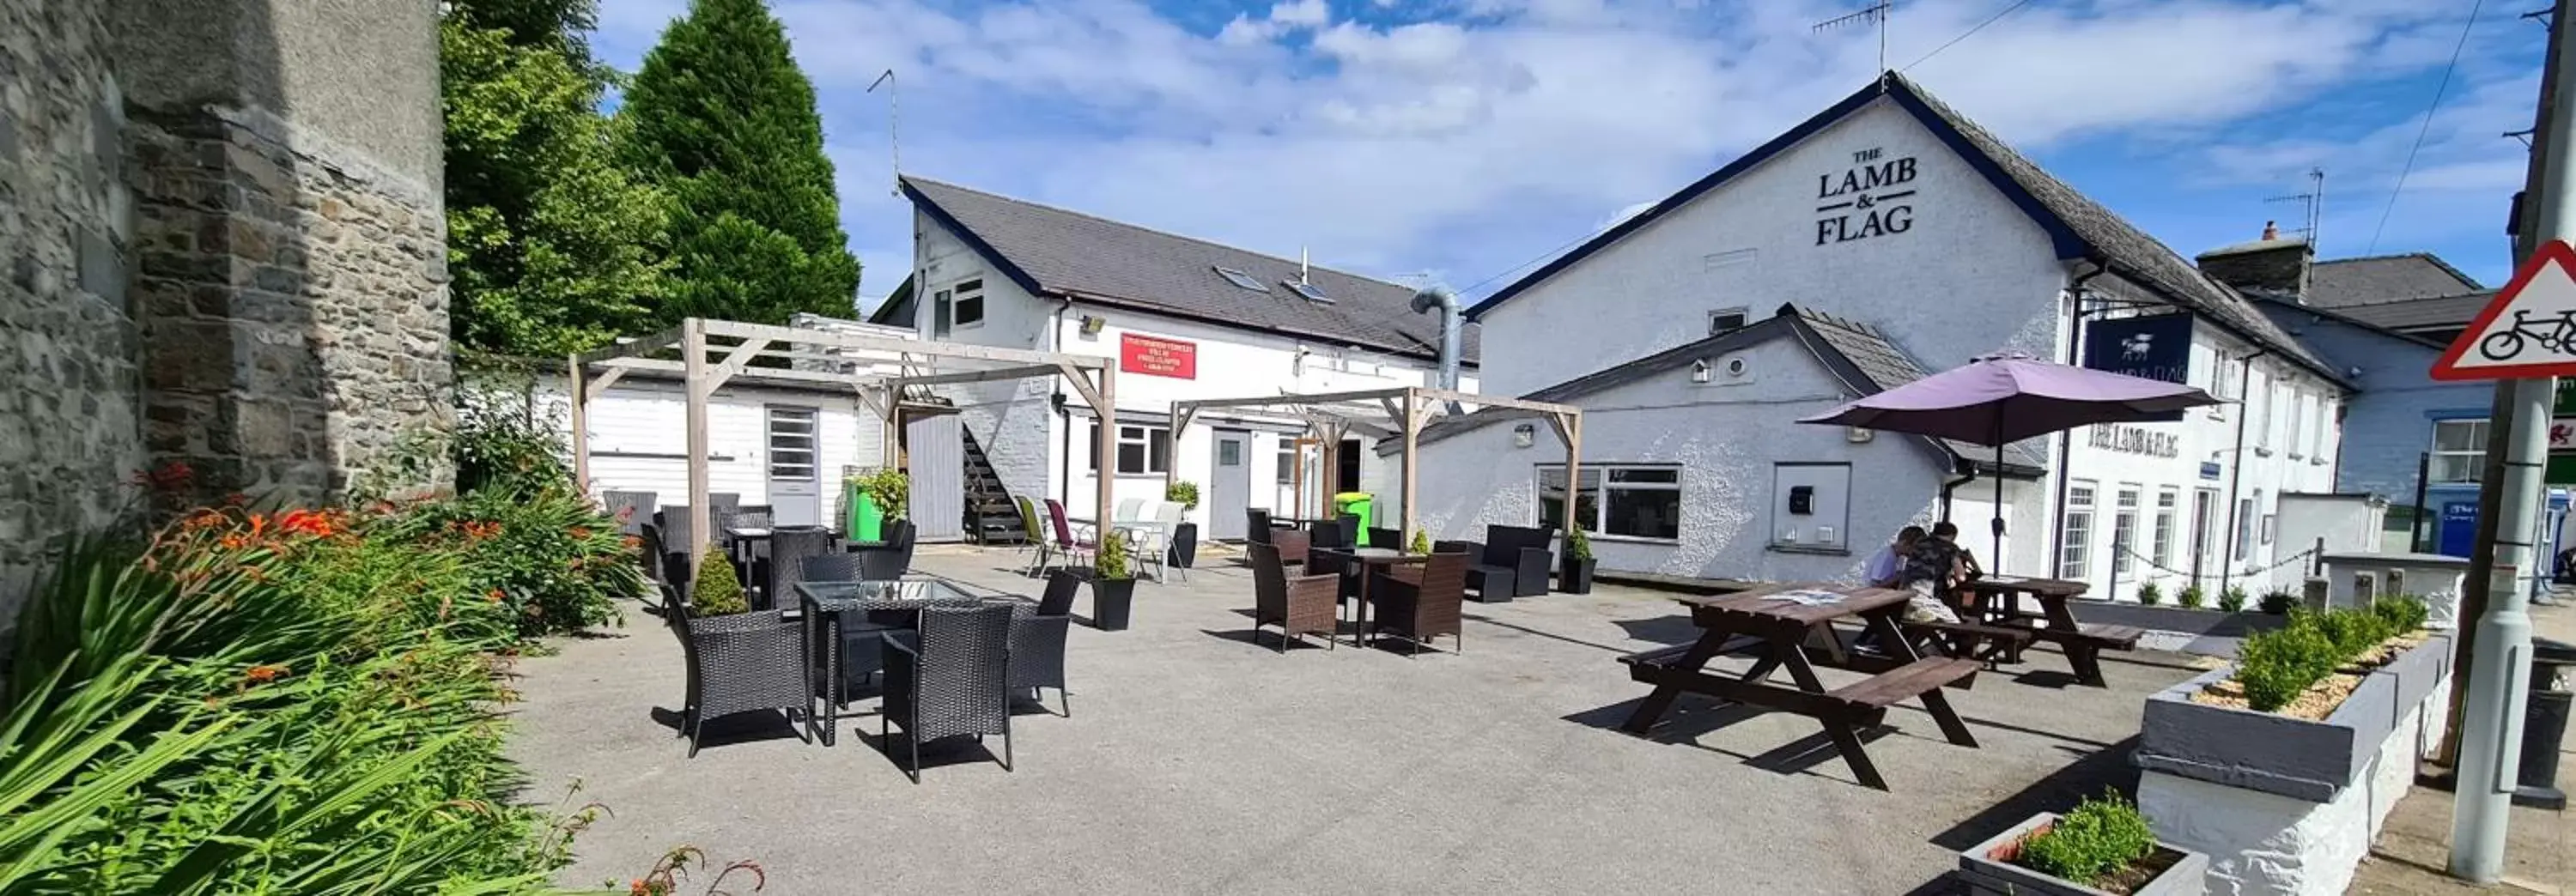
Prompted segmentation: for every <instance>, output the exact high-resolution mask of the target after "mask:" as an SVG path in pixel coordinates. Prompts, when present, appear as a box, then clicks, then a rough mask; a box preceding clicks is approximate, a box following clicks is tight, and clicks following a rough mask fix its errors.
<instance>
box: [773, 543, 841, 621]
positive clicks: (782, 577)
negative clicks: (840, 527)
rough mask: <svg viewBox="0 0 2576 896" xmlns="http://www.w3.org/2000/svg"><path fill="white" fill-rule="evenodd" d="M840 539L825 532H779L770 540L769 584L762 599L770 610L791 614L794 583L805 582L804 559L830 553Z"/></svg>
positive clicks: (794, 597) (794, 606) (794, 589)
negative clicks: (789, 611)
mask: <svg viewBox="0 0 2576 896" xmlns="http://www.w3.org/2000/svg"><path fill="white" fill-rule="evenodd" d="M839 541H840V538H839V536H836V535H833V534H832V532H831V530H828V529H780V530H777V531H776V532H773V533H770V536H769V580H768V581H766V582H763V583H762V586H761V589H760V593H761V599H762V600H763V601H765V602H766V603H767V604H768V605H769V607H770V608H771V609H778V610H792V609H795V608H796V605H797V604H798V603H799V601H798V600H797V598H796V583H798V582H802V581H805V558H807V557H821V556H826V555H829V554H831V553H832V551H833V549H834V548H835V547H837V546H838V543H839Z"/></svg>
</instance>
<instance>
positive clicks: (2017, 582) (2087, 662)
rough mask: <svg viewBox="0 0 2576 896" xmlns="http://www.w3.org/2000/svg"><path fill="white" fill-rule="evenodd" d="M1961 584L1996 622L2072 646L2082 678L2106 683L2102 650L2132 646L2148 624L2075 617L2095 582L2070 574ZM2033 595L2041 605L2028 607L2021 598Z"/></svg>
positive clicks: (2015, 655)
mask: <svg viewBox="0 0 2576 896" xmlns="http://www.w3.org/2000/svg"><path fill="white" fill-rule="evenodd" d="M1960 587H1961V588H1963V589H1965V590H1967V591H1968V592H1970V593H1971V594H1973V595H1975V596H1976V598H1977V602H1978V612H1979V614H1980V615H1981V616H1982V617H1984V621H1986V622H1987V623H1989V624H1991V625H1995V626H1999V627H2006V628H2013V629H2018V630H2021V631H2026V632H2028V633H2029V635H2030V638H2029V640H2034V641H2047V642H2049V643H2052V644H2056V645H2057V646H2058V649H2060V650H2063V651H2065V652H2066V663H2067V665H2068V666H2069V667H2070V668H2072V669H2073V670H2074V672H2075V678H2076V680H2077V681H2081V682H2083V683H2085V684H2089V685H2093V686H2095V687H2103V686H2104V683H2103V681H2102V659H2101V656H2102V651H2104V650H2129V649H2132V648H2135V647H2136V646H2138V638H2139V636H2141V635H2144V634H2145V633H2146V630H2145V629H2141V628H2138V627H2136V626H2129V625H2086V624H2083V623H2079V622H2077V621H2076V620H2075V608H2074V606H2073V603H2074V600H2075V598H2077V597H2080V596H2082V595H2083V594H2084V592H2085V591H2087V590H2089V589H2090V588H2091V586H2089V585H2086V584H2085V583H2083V582H2074V581H2068V580H2065V579H2030V578H2019V577H2014V576H1986V577H1983V578H1977V579H1971V580H1969V581H1968V582H1967V583H1966V584H1964V585H1961V586H1960ZM2023 595H2029V596H2030V597H2031V599H2032V600H2033V601H2035V602H2037V603H2038V604H2039V609H2038V610H2036V611H2030V610H2024V609H2022V604H2021V598H2022V596H2023ZM2004 660H2005V661H2006V662H2015V663H2018V662H2020V661H2021V651H2020V649H2019V648H2018V647H2016V648H2014V649H2012V650H2010V651H2009V652H2008V654H2007V655H2006V656H2005V657H2004Z"/></svg>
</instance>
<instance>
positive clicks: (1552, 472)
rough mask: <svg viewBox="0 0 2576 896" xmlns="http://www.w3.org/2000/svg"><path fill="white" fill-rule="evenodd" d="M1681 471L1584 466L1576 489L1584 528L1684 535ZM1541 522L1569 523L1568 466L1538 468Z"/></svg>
mask: <svg viewBox="0 0 2576 896" xmlns="http://www.w3.org/2000/svg"><path fill="white" fill-rule="evenodd" d="M1681 475H1682V471H1681V468H1679V467H1653V466H1618V465H1610V466H1598V467H1596V466H1593V465H1590V464H1586V465H1584V467H1583V474H1582V479H1581V481H1580V482H1579V484H1578V485H1577V487H1576V489H1575V495H1574V519H1575V521H1576V522H1577V523H1579V524H1580V525H1582V526H1583V529H1584V531H1587V532H1598V533H1601V534H1603V535H1624V536H1627V537H1630V538H1653V539H1662V540H1667V541H1669V540H1673V539H1678V538H1680V537H1681V534H1682V526H1681V513H1682V486H1681ZM1538 493H1539V500H1538V503H1539V511H1538V513H1539V522H1540V523H1541V524H1543V525H1552V526H1556V527H1559V528H1563V527H1564V525H1565V499H1566V494H1565V467H1564V466H1563V465H1542V466H1540V467H1539V468H1538Z"/></svg>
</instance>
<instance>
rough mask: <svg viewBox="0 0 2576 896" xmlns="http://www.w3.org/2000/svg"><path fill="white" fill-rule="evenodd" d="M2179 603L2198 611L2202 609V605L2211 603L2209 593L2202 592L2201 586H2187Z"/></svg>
mask: <svg viewBox="0 0 2576 896" xmlns="http://www.w3.org/2000/svg"><path fill="white" fill-rule="evenodd" d="M2178 602H2179V603H2181V604H2182V605H2183V606H2185V607H2189V608H2191V609H2194V610H2197V609H2200V608H2201V606H2202V605H2204V604H2207V603H2209V592H2206V591H2202V590H2200V586H2198V585H2189V586H2185V587H2184V588H2183V589H2182V594H2181V595H2180V596H2179V599H2178Z"/></svg>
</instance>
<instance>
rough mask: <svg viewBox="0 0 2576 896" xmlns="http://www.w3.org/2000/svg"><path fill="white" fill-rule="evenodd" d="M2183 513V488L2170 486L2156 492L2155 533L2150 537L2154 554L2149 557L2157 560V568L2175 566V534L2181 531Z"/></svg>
mask: <svg viewBox="0 0 2576 896" xmlns="http://www.w3.org/2000/svg"><path fill="white" fill-rule="evenodd" d="M2181 512H2182V489H2181V488H2179V487H2176V486H2171V485H2168V486H2164V487H2162V488H2159V489H2157V490H2156V524H2155V532H2154V534H2153V535H2151V536H2149V537H2150V538H2151V539H2152V542H2151V543H2152V548H2151V549H2152V551H2153V553H2151V554H2149V555H2148V556H2150V557H2153V558H2155V561H2156V565H2157V566H2162V567H2166V568H2171V567H2172V566H2173V562H2174V556H2173V549H2174V534H2175V533H2176V532H2177V531H2179V530H2178V529H2177V528H2176V526H2177V524H2178V523H2179V522H2180V514H2181Z"/></svg>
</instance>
